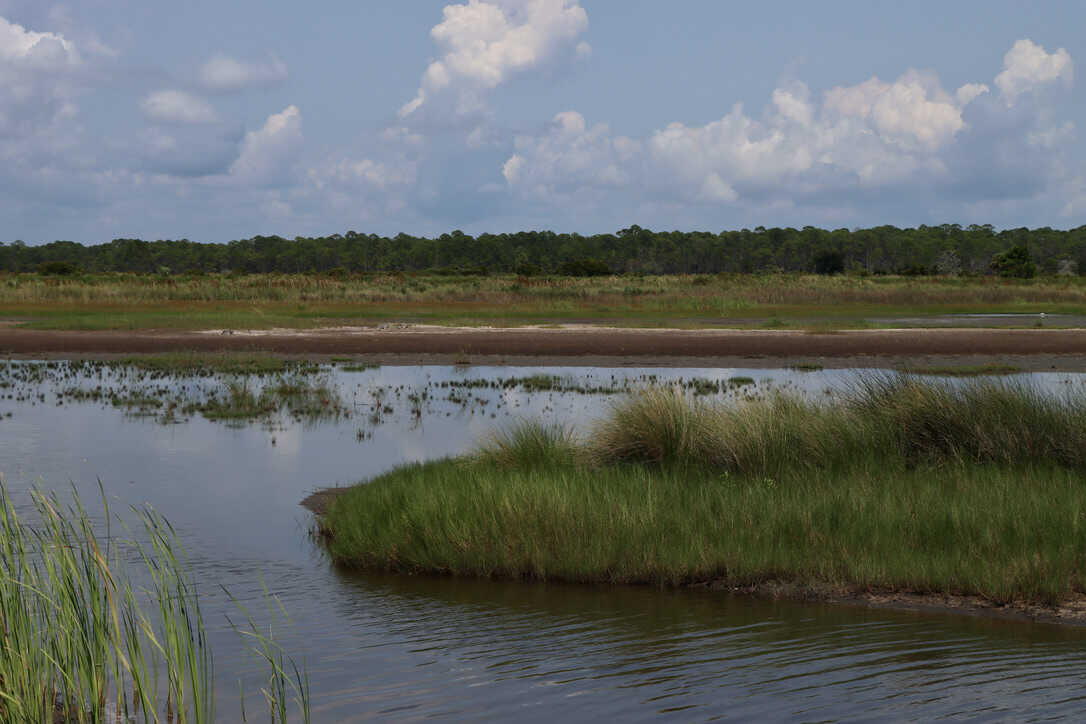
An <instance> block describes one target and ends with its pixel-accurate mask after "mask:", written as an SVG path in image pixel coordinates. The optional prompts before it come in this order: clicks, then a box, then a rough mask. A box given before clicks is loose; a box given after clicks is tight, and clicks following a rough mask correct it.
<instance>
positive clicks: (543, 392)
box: [0, 363, 1086, 722]
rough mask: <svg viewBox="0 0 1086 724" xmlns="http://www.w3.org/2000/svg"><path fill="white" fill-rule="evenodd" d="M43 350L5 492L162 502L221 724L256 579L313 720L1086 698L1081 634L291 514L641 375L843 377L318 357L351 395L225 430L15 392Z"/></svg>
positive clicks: (576, 415)
mask: <svg viewBox="0 0 1086 724" xmlns="http://www.w3.org/2000/svg"><path fill="white" fill-rule="evenodd" d="M32 364H34V363H6V365H5V363H0V365H5V366H3V367H0V385H2V383H3V382H4V380H5V379H6V380H8V381H9V383H11V386H10V387H3V386H0V474H2V475H3V478H4V480H5V484H6V485H7V487H8V489H9V491H11V493H12V495H13V497H14V498H15V501H16V504H17V505H20V506H25V507H28V506H27V503H28V500H29V496H28V491H29V489H30V488H31V487H32V486H38V487H40V488H44V489H57V490H61V491H63V490H64V489H66V488H70V487H74V489H75V490H77V491H78V492H79V493H80V495H81V496H82V498H83V499H84V500H85V501H87V502H93V500H94V499H95V498H96V496H97V495H98V485H99V481H100V482H101V485H102V486H103V488H104V490H105V493H106V495H107V497H108V498H109V499H110V502H111V505H112V506H113V508H114V510H124V509H126V508H127V506H129V505H142V504H151V505H153V506H154V507H155V509H157V510H158V511H159V512H161V513H162V514H164V515H165V516H166V517H167V518H168V519H169V520H170V521H171V523H172V524H173V525H174V526H175V527H176V529H177V530H178V533H179V535H180V536H181V539H182V541H183V543H184V545H185V547H186V550H187V552H188V555H189V557H190V558H191V560H192V564H193V567H194V569H195V572H196V574H197V578H198V580H199V582H200V585H201V593H202V595H203V597H204V605H205V612H204V618H205V620H206V621H207V623H208V626H209V628H210V629H211V631H212V639H213V641H212V643H213V646H214V649H215V653H216V677H217V682H218V686H217V690H218V692H219V693H218V699H219V703H218V710H219V714H220V716H219V720H221V721H236V720H238V716H237V712H238V706H237V697H238V694H237V692H238V690H239V685H238V682H239V679H240V680H241V681H242V683H243V685H244V687H245V689H246V690H247V691H248V692H250V695H252V694H254V693H255V692H256V691H257V690H258V689H259V687H260V685H261V669H260V667H259V666H258V665H257V664H256V662H254V661H252V660H251V659H250V658H249V657H248V656H247V655H245V654H244V652H243V649H242V647H241V646H240V645H239V643H238V640H237V636H236V634H235V633H234V632H233V631H231V630H230V628H229V627H228V626H227V624H226V621H225V614H228V613H231V612H233V611H234V607H233V606H234V605H233V604H232V603H231V602H230V601H229V600H228V598H227V597H226V595H225V594H223V593H222V591H221V590H220V586H225V587H226V588H227V589H229V591H230V592H231V593H232V594H233V595H234V596H236V597H237V598H239V599H240V600H241V601H242V602H246V603H248V604H250V605H252V606H254V608H256V609H259V607H260V606H261V605H263V604H262V601H263V600H264V598H263V597H264V588H265V586H266V587H267V589H268V590H269V591H271V592H272V593H274V594H275V595H276V596H278V598H279V599H280V600H281V601H282V604H283V607H284V608H285V610H286V611H287V612H288V613H289V615H290V617H291V625H290V626H289V627H286V628H284V629H283V630H282V631H281V632H279V633H280V636H279V638H280V641H281V643H282V644H283V646H284V648H286V649H287V650H288V651H290V652H291V653H293V654H294V655H295V656H296V657H298V658H299V659H301V658H304V660H305V663H306V666H307V668H308V671H309V677H310V682H311V686H312V702H313V713H314V720H315V721H318V722H342V721H362V720H370V719H373V718H387V719H394V720H402V719H418V718H428V717H439V718H456V719H464V718H467V719H500V720H508V719H513V718H517V719H519V720H521V721H524V722H528V721H536V720H541V721H551V720H554V719H555V718H561V719H562V720H588V719H604V718H606V719H611V718H615V719H617V718H620V717H621V718H622V719H624V720H638V719H677V720H683V721H689V720H707V719H718V718H724V719H728V718H734V719H768V720H773V719H788V720H797V721H837V720H880V721H881V720H887V719H929V718H936V717H953V718H963V719H969V720H999V719H1014V720H1032V719H1051V718H1068V719H1073V718H1077V717H1079V716H1080V715H1081V711H1082V710H1083V706H1084V699H1086V693H1084V692H1086V629H1082V628H1076V627H1059V626H1052V625H1042V624H1029V623H1022V622H1011V621H1002V620H990V619H977V618H969V617H965V616H955V615H936V614H918V613H902V612H893V611H884V610H869V609H863V608H853V607H843V606H826V605H818V604H805V603H798V602H771V601H762V600H754V599H749V598H743V597H732V596H729V595H724V594H715V593H707V592H703V591H691V590H683V591H674V590H665V591H661V590H655V589H651V588H638V587H593V586H569V585H558V584H546V585H534V584H516V583H506V582H494V581H475V580H458V579H448V578H430V577H405V576H390V575H384V574H357V573H349V572H345V571H341V570H337V569H336V568H335V567H334V566H332V565H331V564H330V563H329V562H328V561H327V560H326V559H325V558H324V556H323V555H322V553H321V551H320V549H319V546H318V545H316V544H315V543H314V542H313V541H312V540H311V538H310V536H309V534H308V531H309V529H310V527H311V523H312V519H311V516H310V514H309V513H308V512H306V511H305V510H304V509H303V508H302V507H300V505H299V501H301V500H302V499H303V498H304V497H305V496H306V495H308V494H309V493H310V492H312V491H313V490H315V489H317V488H322V487H326V486H334V485H349V484H352V483H355V482H357V481H359V480H364V479H367V478H370V477H372V476H374V475H376V474H378V473H380V472H382V471H384V470H387V469H389V468H391V467H393V466H396V465H399V464H401V463H404V462H407V461H415V460H424V459H432V458H437V457H442V456H447V455H454V454H458V453H461V452H464V451H466V450H468V449H470V448H471V447H472V446H473V445H474V444H475V443H476V442H477V441H478V440H479V439H481V438H483V437H484V436H485V435H486V434H487V433H488V431H491V430H493V429H495V428H497V427H500V426H502V425H506V424H508V423H509V422H510V421H511V420H513V419H515V418H519V417H541V418H544V419H550V420H555V421H560V422H562V423H566V424H574V425H575V426H576V427H578V428H580V429H584V428H585V427H586V426H587V425H589V424H590V421H591V420H592V418H593V417H595V416H598V415H599V414H601V413H602V412H603V411H604V410H605V409H606V405H607V404H608V400H609V399H613V396H614V395H615V394H623V393H624V392H625V391H626V390H628V389H635V388H637V387H640V386H644V385H648V384H668V383H674V382H679V381H682V383H683V384H684V385H685V388H686V389H687V390H688V394H695V393H697V392H699V391H700V392H704V393H707V395H708V396H716V397H729V396H731V397H738V396H743V395H756V394H764V393H765V392H766V391H768V390H773V389H783V390H791V391H795V392H796V393H798V394H805V395H811V396H815V397H820V398H829V397H832V396H833V395H835V394H838V390H840V389H842V388H843V387H844V386H845V385H846V384H847V381H848V379H849V378H850V376H851V375H853V374H854V372H852V371H847V370H825V371H823V370H814V371H799V370H764V369H763V370H742V369H652V370H640V369H639V370H632V369H627V368H623V369H603V368H570V367H563V368H553V369H545V368H508V367H501V368H497V367H495V368H486V367H381V368H376V369H360V370H356V371H348V370H345V369H343V368H342V367H335V366H326V367H325V368H323V369H322V370H321V371H319V372H318V373H316V374H318V375H320V376H321V379H323V380H324V381H325V382H326V383H327V384H328V385H329V387H331V388H333V389H335V390H336V391H337V393H338V398H339V405H340V406H341V410H340V411H339V412H337V414H336V415H333V416H328V417H326V418H320V419H305V418H295V417H292V416H290V415H280V416H277V417H274V419H264V420H262V421H258V422H253V423H248V424H236V423H235V424H230V423H224V422H223V421H215V420H209V419H205V418H204V417H203V416H201V415H199V414H195V413H193V414H189V415H182V416H178V417H173V416H170V417H168V418H167V417H166V416H164V415H163V414H162V413H161V412H155V411H151V412H150V413H144V412H140V411H139V410H134V409H133V408H132V407H131V406H123V405H121V406H115V405H114V404H111V403H110V402H106V401H103V399H98V400H97V401H94V400H89V399H85V400H83V401H75V400H73V394H72V392H71V389H72V388H73V387H76V388H78V387H82V388H84V389H89V388H90V387H92V386H93V385H98V386H102V385H105V386H106V387H111V386H113V387H116V388H118V389H119V388H121V387H126V386H127V387H129V388H132V387H137V386H139V385H146V384H151V383H150V382H147V381H146V380H143V381H140V380H137V379H136V378H134V377H131V376H129V373H128V372H126V371H125V370H123V369H118V368H109V369H106V370H104V371H103V370H101V369H99V370H97V371H95V372H94V373H93V374H92V373H90V372H88V371H86V370H82V371H81V370H79V369H69V370H66V371H63V372H61V373H58V372H57V370H58V369H59V368H53V374H50V375H44V376H41V378H40V379H38V381H36V382H33V383H27V382H23V383H18V382H17V379H18V378H19V375H20V374H21V373H20V372H19V370H22V371H23V372H24V373H25V371H26V365H32ZM23 379H26V377H25V375H24V377H23ZM1024 379H1026V380H1027V382H1028V383H1030V384H1038V385H1042V386H1045V387H1047V388H1050V389H1052V390H1056V391H1058V390H1060V389H1067V388H1075V387H1078V386H1083V385H1084V383H1086V376H1081V375H1074V374H1067V373H1059V374H1056V373H1052V374H1034V375H1032V376H1028V377H1027V378H1024ZM503 380H504V382H502V381H503ZM222 383H223V381H222V380H221V379H217V378H211V379H199V380H172V379H169V378H165V379H158V380H156V381H154V383H153V384H156V385H159V386H160V387H161V386H163V385H165V386H172V387H173V388H177V387H180V386H186V385H187V386H189V388H190V389H189V392H191V391H192V389H194V388H197V387H201V386H203V387H207V386H214V385H216V384H222ZM714 385H715V386H714ZM31 393H32V394H31ZM9 413H10V416H9Z"/></svg>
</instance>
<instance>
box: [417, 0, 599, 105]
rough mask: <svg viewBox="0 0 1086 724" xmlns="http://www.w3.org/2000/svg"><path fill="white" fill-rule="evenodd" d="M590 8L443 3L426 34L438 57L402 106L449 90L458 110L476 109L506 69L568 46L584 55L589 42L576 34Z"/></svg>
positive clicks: (540, 1)
mask: <svg viewBox="0 0 1086 724" xmlns="http://www.w3.org/2000/svg"><path fill="white" fill-rule="evenodd" d="M587 27H588V14H587V13H586V12H585V11H584V8H582V7H581V6H580V4H579V2H578V0H468V2H467V3H466V4H458V5H447V6H445V9H444V20H443V21H442V22H441V23H440V24H438V25H436V26H434V28H433V29H432V30H431V31H430V36H431V37H432V38H433V40H434V42H435V43H436V44H437V46H438V48H439V49H440V51H441V52H440V57H439V58H438V59H437V60H434V61H433V62H432V63H430V65H429V66H428V67H427V69H426V72H425V73H423V76H422V82H421V84H420V86H419V90H418V92H417V93H416V95H415V97H414V98H413V99H412V100H411V101H409V102H408V103H406V104H404V106H403V107H402V108H401V109H400V116H401V117H406V116H409V115H411V114H413V113H415V112H416V111H418V110H419V109H420V108H422V107H423V106H424V105H425V104H427V103H429V102H431V100H432V99H434V98H435V97H437V96H440V95H445V94H449V95H450V96H451V97H452V98H453V99H454V104H455V111H456V112H457V113H459V114H468V113H472V112H476V111H477V110H479V108H480V107H481V94H482V93H483V92H484V91H487V90H490V89H493V88H495V87H497V86H498V85H500V84H501V83H503V82H504V81H505V80H506V79H507V78H508V77H509V76H510V75H512V74H514V73H517V72H520V71H523V70H526V69H529V68H533V67H536V66H538V65H540V64H541V63H543V62H545V61H546V60H548V59H549V58H551V57H553V56H555V55H557V54H558V53H560V52H562V51H564V50H568V51H569V52H570V53H571V54H573V55H577V56H580V57H584V56H586V55H588V54H589V52H590V50H591V49H590V47H589V46H588V44H587V43H584V42H583V41H582V42H581V43H579V44H576V43H575V41H576V40H577V38H578V36H580V34H581V33H583V32H584V31H585V29H587Z"/></svg>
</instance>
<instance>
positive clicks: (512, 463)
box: [473, 420, 578, 468]
mask: <svg viewBox="0 0 1086 724" xmlns="http://www.w3.org/2000/svg"><path fill="white" fill-rule="evenodd" d="M577 454H578V450H577V445H576V442H575V440H574V437H573V431H572V430H571V429H570V428H568V427H565V426H563V425H560V424H552V425H548V424H545V423H543V422H541V421H539V420H520V421H518V422H516V423H514V424H512V425H510V426H509V427H506V428H504V429H502V430H499V431H497V432H494V433H492V434H491V435H490V436H489V437H487V438H486V440H485V441H483V443H482V444H481V445H480V446H479V449H478V450H477V451H476V452H475V454H474V456H473V458H474V460H475V461H476V462H477V463H479V464H481V465H494V466H497V467H504V468H518V467H519V468H533V467H550V466H555V465H566V464H569V463H571V462H572V461H573V460H574V459H575V458H576V457H577Z"/></svg>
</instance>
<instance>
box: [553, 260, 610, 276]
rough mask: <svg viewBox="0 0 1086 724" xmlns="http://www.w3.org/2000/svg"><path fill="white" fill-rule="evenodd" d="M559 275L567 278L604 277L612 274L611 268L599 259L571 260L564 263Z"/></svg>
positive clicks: (559, 269)
mask: <svg viewBox="0 0 1086 724" xmlns="http://www.w3.org/2000/svg"><path fill="white" fill-rule="evenodd" d="M558 273H559V274H561V275H562V276H567V277H602V276H609V275H610V274H611V267H609V266H607V264H605V263H604V262H602V261H600V260H599V259H590V258H581V259H571V260H569V261H564V262H562V264H561V265H560V266H559V267H558Z"/></svg>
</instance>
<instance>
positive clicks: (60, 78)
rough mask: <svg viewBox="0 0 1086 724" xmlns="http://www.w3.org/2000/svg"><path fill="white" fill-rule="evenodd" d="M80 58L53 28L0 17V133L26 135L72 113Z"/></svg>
mask: <svg viewBox="0 0 1086 724" xmlns="http://www.w3.org/2000/svg"><path fill="white" fill-rule="evenodd" d="M82 67H83V60H82V58H81V56H80V53H79V51H78V49H77V48H76V46H75V44H74V43H72V42H71V41H69V40H67V39H66V38H65V37H64V36H62V35H59V34H57V33H49V32H36V31H33V30H28V29H27V28H24V27H23V26H21V25H16V24H15V23H12V22H9V21H8V20H7V19H5V18H3V17H0V138H5V137H6V138H14V139H27V138H30V137H33V136H40V135H41V134H42V133H48V132H50V131H51V130H53V129H55V126H56V124H58V123H61V122H63V121H65V120H68V119H71V118H72V117H74V116H75V114H76V111H77V108H76V105H75V99H76V98H77V97H78V95H79V94H80V93H81V92H82V91H83V90H84V89H83V78H82V77H81V75H80V72H81V69H82Z"/></svg>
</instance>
